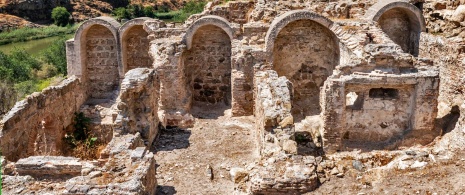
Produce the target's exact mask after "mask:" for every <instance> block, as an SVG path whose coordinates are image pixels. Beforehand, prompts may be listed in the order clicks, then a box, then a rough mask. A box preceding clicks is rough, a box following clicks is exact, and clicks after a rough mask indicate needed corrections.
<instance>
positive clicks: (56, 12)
mask: <svg viewBox="0 0 465 195" xmlns="http://www.w3.org/2000/svg"><path fill="white" fill-rule="evenodd" d="M70 16H71V14H70V13H69V12H68V10H66V8H64V7H55V8H53V10H52V19H53V22H54V23H55V25H57V26H66V25H68V24H69V17H70Z"/></svg>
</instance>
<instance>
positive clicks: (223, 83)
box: [184, 25, 231, 105]
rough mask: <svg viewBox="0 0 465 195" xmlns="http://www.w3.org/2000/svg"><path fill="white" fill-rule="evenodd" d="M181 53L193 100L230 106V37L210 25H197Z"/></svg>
mask: <svg viewBox="0 0 465 195" xmlns="http://www.w3.org/2000/svg"><path fill="white" fill-rule="evenodd" d="M184 55H185V57H184V67H185V69H186V70H185V74H186V78H187V84H188V86H189V88H190V89H191V90H192V98H193V102H196V101H200V102H208V103H211V104H217V103H222V104H225V105H231V40H230V38H229V36H228V35H227V34H226V32H224V31H223V30H222V29H221V28H219V27H217V26H213V25H207V26H203V27H201V28H199V29H198V30H197V31H196V33H195V34H194V37H193V38H192V48H191V49H190V50H188V51H186V52H185V54H184Z"/></svg>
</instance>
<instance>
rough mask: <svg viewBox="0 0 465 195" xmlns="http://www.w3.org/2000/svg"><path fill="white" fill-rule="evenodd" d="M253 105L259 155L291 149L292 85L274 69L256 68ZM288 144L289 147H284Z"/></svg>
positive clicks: (289, 151)
mask: <svg viewBox="0 0 465 195" xmlns="http://www.w3.org/2000/svg"><path fill="white" fill-rule="evenodd" d="M254 83H255V86H254V90H255V95H256V96H255V101H256V102H255V109H254V115H255V118H256V121H257V122H256V129H257V140H258V143H259V145H260V153H261V154H262V156H271V155H275V154H277V153H279V152H281V151H283V150H286V152H288V153H296V152H297V151H296V150H294V149H296V148H294V149H292V148H293V147H292V145H295V142H293V141H292V139H293V136H294V125H293V124H294V120H293V117H292V115H291V108H292V103H291V96H292V95H291V94H292V86H291V83H290V82H289V80H287V79H286V78H285V77H278V74H277V73H276V72H275V71H272V70H268V71H259V72H257V73H256V74H255V80H254ZM285 145H287V146H291V147H286V146H285Z"/></svg>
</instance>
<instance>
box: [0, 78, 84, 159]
mask: <svg viewBox="0 0 465 195" xmlns="http://www.w3.org/2000/svg"><path fill="white" fill-rule="evenodd" d="M86 98H87V95H86V92H85V89H84V88H83V86H82V84H81V82H80V80H79V79H78V78H76V77H71V78H69V79H66V80H64V81H63V82H62V83H61V84H59V85H58V86H53V87H48V88H46V89H44V90H43V91H42V92H41V93H37V92H36V93H33V94H32V95H30V96H28V97H27V98H26V99H25V100H23V101H20V102H17V103H16V105H15V107H14V108H13V109H12V110H11V111H10V112H9V113H8V114H7V115H6V116H5V117H4V118H3V119H2V121H1V122H0V130H1V132H0V146H1V148H2V155H3V156H5V157H6V158H7V159H8V160H10V161H16V160H18V159H20V158H25V157H28V156H33V155H60V154H61V153H62V144H63V137H64V134H65V129H66V128H67V127H68V126H69V125H70V124H71V123H72V122H73V117H74V113H75V112H77V111H78V110H79V107H80V106H81V105H82V104H83V102H84V101H85V100H86Z"/></svg>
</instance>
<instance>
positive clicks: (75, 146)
mask: <svg viewBox="0 0 465 195" xmlns="http://www.w3.org/2000/svg"><path fill="white" fill-rule="evenodd" d="M90 122H91V121H90V118H88V117H86V116H85V115H84V113H82V112H80V113H74V121H73V132H72V133H71V134H70V135H68V134H66V135H65V138H64V139H65V142H66V143H68V146H69V147H70V148H71V152H72V155H73V156H75V157H78V158H81V159H95V158H97V157H98V154H99V150H100V149H99V148H101V147H102V145H98V144H97V137H93V135H92V133H91V130H90V129H89V125H90Z"/></svg>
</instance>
